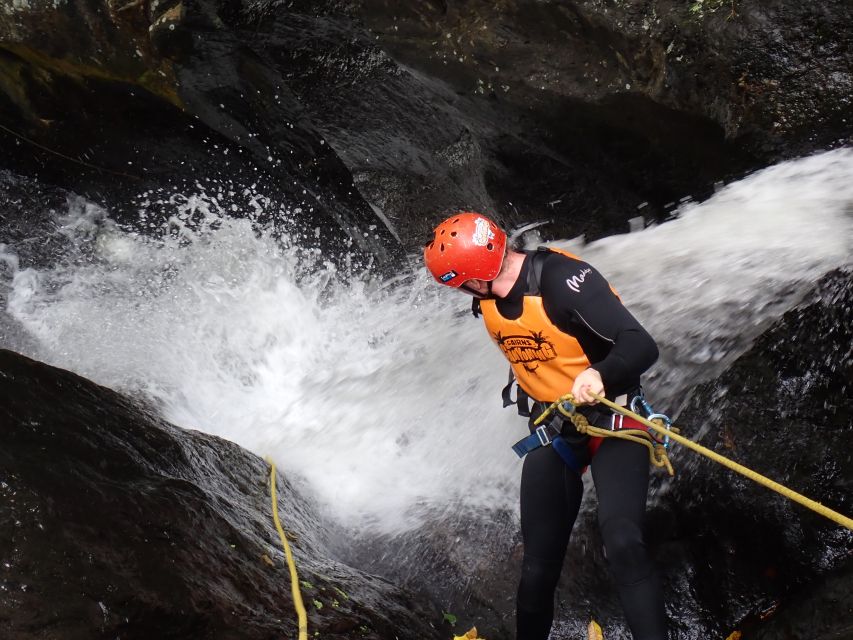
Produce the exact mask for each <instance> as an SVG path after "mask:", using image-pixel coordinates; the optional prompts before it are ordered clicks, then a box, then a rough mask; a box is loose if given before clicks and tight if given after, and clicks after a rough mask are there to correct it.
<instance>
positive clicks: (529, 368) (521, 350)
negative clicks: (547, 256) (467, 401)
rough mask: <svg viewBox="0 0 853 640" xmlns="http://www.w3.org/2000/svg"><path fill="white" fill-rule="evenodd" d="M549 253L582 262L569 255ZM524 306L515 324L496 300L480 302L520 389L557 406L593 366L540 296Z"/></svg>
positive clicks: (528, 298) (529, 297)
mask: <svg viewBox="0 0 853 640" xmlns="http://www.w3.org/2000/svg"><path fill="white" fill-rule="evenodd" d="M549 250H550V251H554V252H556V253H560V254H562V255H565V256H567V257H569V258H572V259H574V260H581V258H579V257H578V256H576V255H573V254H571V253H569V252H567V251H562V250H560V249H551V248H549ZM531 267H532V265H531ZM522 304H523V307H522V312H521V316H519V317H518V318H517V319H515V320H509V319H507V318H504V317H503V316H502V315H501V314H500V312H499V311H498V308H497V304H496V301H495V300H480V310H481V312H482V314H483V320H484V322H485V323H486V329H487V330H488V332H489V336H490V337H491V338H492V340H494V341H495V344H497V345H498V348H499V349H500V350H501V351H502V352H503V354H504V356H505V357H506V359H507V360H509V364H510V366H511V367H512V371H513V374H514V375H515V379H516V380H517V381H518V384H519V386H520V387H521V388H522V389H523V390H524V391H525V392H526V393H527V395H529V396H530V397H531V398H533V399H534V400H538V401H540V402H548V403H550V402H554V401H555V400H556V399H557V398H559V397H560V396H562V395H564V394H566V393H569V392H570V391H571V389H572V385H573V384H574V380H575V378H576V377H577V375H578V374H579V373H580V372H581V371H583V370H584V369H586V368H587V367H589V365H590V362H589V360H588V359H587V357H586V354H585V353H584V352H583V349H582V348H581V345H580V344H579V343H578V341H577V340H575V338H574V337H572V336H571V335H569V334H568V333H565V332H564V331H562V330H561V329H559V328H558V327H557V326H556V325H555V324H554V323H553V322H551V320H550V319H549V318H548V315H547V314H546V313H545V309H544V308H543V306H542V297H541V296H539V295H527V294H525V296H524V300H523V303H522Z"/></svg>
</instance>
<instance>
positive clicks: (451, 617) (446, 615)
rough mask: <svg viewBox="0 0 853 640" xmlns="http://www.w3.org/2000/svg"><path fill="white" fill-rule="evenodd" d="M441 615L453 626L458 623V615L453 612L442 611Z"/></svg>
mask: <svg viewBox="0 0 853 640" xmlns="http://www.w3.org/2000/svg"><path fill="white" fill-rule="evenodd" d="M441 617H442V618H443V619H444V621H445V622H449V623H450V626H451V627H452V626H454V625H455V624H456V616H454V615H453V614H452V613H447V612H446V611H442V612H441Z"/></svg>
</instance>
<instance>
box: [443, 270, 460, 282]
mask: <svg viewBox="0 0 853 640" xmlns="http://www.w3.org/2000/svg"><path fill="white" fill-rule="evenodd" d="M458 275H459V274H458V273H456V272H455V271H448V272H447V273H445V274H444V275H442V276H441V277H440V278H439V280H441V281H442V282H450V281H451V280H453V278H455V277H456V276H458Z"/></svg>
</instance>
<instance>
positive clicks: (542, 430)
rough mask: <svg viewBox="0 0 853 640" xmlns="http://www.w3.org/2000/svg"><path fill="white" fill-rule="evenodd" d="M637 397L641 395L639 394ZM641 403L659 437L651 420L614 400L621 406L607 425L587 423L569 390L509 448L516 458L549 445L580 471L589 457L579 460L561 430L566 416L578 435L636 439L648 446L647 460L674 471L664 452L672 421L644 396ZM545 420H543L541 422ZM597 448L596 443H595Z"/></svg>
mask: <svg viewBox="0 0 853 640" xmlns="http://www.w3.org/2000/svg"><path fill="white" fill-rule="evenodd" d="M638 397H642V392H641V395H640V396H638ZM642 401H643V403H645V406H646V407H648V414H649V415H650V416H652V417H653V419H654V420H657V423H655V424H657V425H658V427H659V429H660V430H661V431H662V433H663V434H664V435H663V437H662V438H659V437H658V436H657V435H656V434H655V433H651V432H650V431H649V427H648V426H647V424H646V423H648V424H653V423H651V422H649V421H648V420H647V419H638V418H641V416H639V415H637V414H635V413H633V412H630V411H629V412H625V411H624V407H620V405H618V404H615V403H613V405H612V406H613V407H619V408H620V409H623V411H620V412H619V413H618V414H617V413H614V414H612V416H611V418H610V428H603V427H598V426H595V425H592V424H590V422H589V419H588V418H587V416H585V415H583V414H582V413H580V412H578V411H577V407H576V405H575V404H574V398H573V397H572V396H571V394H566V395H564V396H562V397H561V398H559V399H557V400H556V401H555V402H553V403H551V404H550V405H548V406H547V407H545V409H544V410H543V411H542V413H541V414H539V416H538V417H537V418H536V420H534V422H533V426H534V427H535V429H534V430H533V433H531V434H530V435H529V436H527V437H525V438H522V439H521V440H519V441H518V442H516V443H515V444H514V445H513V447H512V450H513V451H515V453H516V454H517V455H518V457H519V458H522V457H524V456H525V455H526V454H528V453H530V452H531V451H533V450H535V449H538V448H540V447H545V446H548V445H551V446H552V447H553V448H554V451H555V452H556V453H557V454H558V455H559V456H560V457H561V458H562V459H563V460H564V461H565V462H566V464H567V465H569V467H571V468H572V469H574V470H576V471H578V472H582V471H583V469H584V467H585V466H586V464H588V463H589V461H588V460H586V461H583V463H582V462H581V461H579V460H578V456H577V453H576V451H577V448H576V447H572V446H571V444H570V443H569V442H567V441H566V438H565V437H564V436H563V435H562V434H561V426H562V424H563V421H564V420H565V419H568V420H570V421H571V422H572V424H573V425H574V428H575V430H576V431H577V433H578V434H580V435H581V436H591V437H593V438H620V439H622V440H629V441H631V442H636V443H637V444H641V445H643V446H645V447H646V448H648V450H649V460H650V462H651V464H652V465H654V466H656V467H662V468H665V469H666V470H667V472H668V473H669V475H670V476H674V475H675V471H674V470H673V468H672V464H671V463H670V461H669V457H668V456H667V448H668V446H669V439H668V436H669V434H671V433H672V432H673V431H675V430H676V429H675V428H674V427H673V426H672V421H671V420H670V419H669V418H668V417H667V416H665V415H663V414H660V413H655V412H654V411H653V410H652V408H651V406H649V404H648V402H646V401H645V398H643V400H642ZM552 414H554V416H553V417H552V418H551V419H550V420H548V421H547V422H546V419H547V418H549V416H551V415H552ZM543 423H544V424H543ZM596 448H597V447H596Z"/></svg>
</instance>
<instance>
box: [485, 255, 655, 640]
mask: <svg viewBox="0 0 853 640" xmlns="http://www.w3.org/2000/svg"><path fill="white" fill-rule="evenodd" d="M530 264H531V257H530V255H528V257H527V259H525V261H524V263H523V265H522V269H521V273H520V274H519V278H518V280H517V281H516V283H515V285H514V286H513V288H512V289H511V290H510V292H509V293H508V294H507V295H506V296H505V297H504V298H498V299H497V303H496V304H497V309H498V311H499V312H500V314H501V315H502V316H504V317H505V318H508V319H515V318H518V317H519V316H520V315H521V312H522V298H523V296H524V294H525V292H526V290H527V283H528V270H529V269H530ZM539 284H540V291H541V294H540V295H541V296H542V303H543V307H544V309H545V312H546V314H547V315H548V318H549V319H550V320H551V322H553V323H554V324H555V325H556V326H557V327H558V328H560V329H561V330H562V331H565V332H566V333H569V334H571V335H572V336H574V337H575V339H577V341H578V342H579V343H580V345H581V347H582V348H583V350H584V353H585V354H586V356H587V358H588V359H589V361H590V363H591V367H592V368H594V369H596V370H597V371H598V372H599V373H600V374H601V378H602V381H603V382H604V389H605V392H606V394H607V397H608V398H613V397H616V396H618V395H621V394H623V393H630V392H632V391H634V390H636V389H637V388H638V387H639V384H640V374H642V373H643V372H644V371H645V370H646V369H648V368H649V367H650V366H651V365H652V364H653V363H654V361H655V360H656V359H657V355H658V350H657V346H656V345H655V342H654V340H653V339H652V338H651V336H649V334H648V333H647V332H646V331H645V329H643V327H642V326H641V325H640V324H639V322H637V320H636V319H635V318H634V317H633V316H632V315H631V314H630V313H629V312H628V310H627V309H626V308H625V307H624V306H623V305H622V303H621V302H620V301H619V299H618V298H617V297H616V296H615V295H614V294H613V292H612V291H611V290H610V287H609V285H608V283H607V281H606V280H605V279H604V278H603V277H602V276H601V275H600V274H599V273H598V272H597V271H596V270H595V269H593V268H592V267H591V266H589V265H588V264H587V263H585V262H582V261H578V260H573V259H571V258H568V257H566V256H564V255H561V254H557V253H551V254H549V255H548V256H547V257H546V258H545V262H544V264H543V267H542V275H541V278H540V280H539ZM590 466H591V470H592V478H593V482H594V483H595V488H596V494H597V496H598V522H599V526H600V528H601V534H602V537H603V539H604V546H605V553H606V556H607V560H608V565H609V568H610V573H611V575H612V576H613V579H614V581H615V582H616V584H617V587H618V591H619V598H620V600H621V602H622V607H623V609H624V611H625V616H626V619H627V621H628V625H629V627H630V628H631V632H632V634H633V636H634V639H635V640H666V615H665V611H664V602H663V592H662V588H661V585H660V581H659V578H658V576H657V574H656V571H655V568H654V566H653V564H652V561H651V559H650V558H649V554H648V552H647V550H646V546H645V542H644V538H643V531H642V526H643V524H642V521H643V515H644V513H645V507H646V494H647V491H648V481H649V459H648V451H647V449H646V448H645V447H643V446H641V445H638V444H635V443H632V442H627V441H624V440H617V439H615V438H612V439H605V441H604V442H603V443H602V444H601V446H600V447H599V449H598V452H597V453H596V455H595V457H594V458H593V459H592V463H591V465H590ZM582 495H583V483H582V481H581V478H580V475H579V474H578V473H577V472H575V471H573V470H572V469H570V468H569V467H568V466H567V465H566V464H565V463H564V462H563V460H562V458H560V457H559V456H558V455H557V453H556V452H555V451H554V449H553V448H552V447H542V448H540V449H536V450H534V451H532V452H531V453H529V454H527V456H526V457H525V460H524V466H523V470H522V475H521V529H522V537H523V540H524V559H523V561H522V575H521V582H520V584H519V588H518V598H517V630H518V640H545V639H546V638H547V637H548V633H549V630H550V628H551V623H552V621H553V616H554V590H555V589H556V586H557V581H558V580H559V577H560V573H561V571H562V566H563V558H564V556H565V553H566V547H567V545H568V542H569V536H570V535H571V531H572V527H573V526H574V522H575V518H576V517H577V514H578V509H579V507H580V503H581V498H582Z"/></svg>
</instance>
